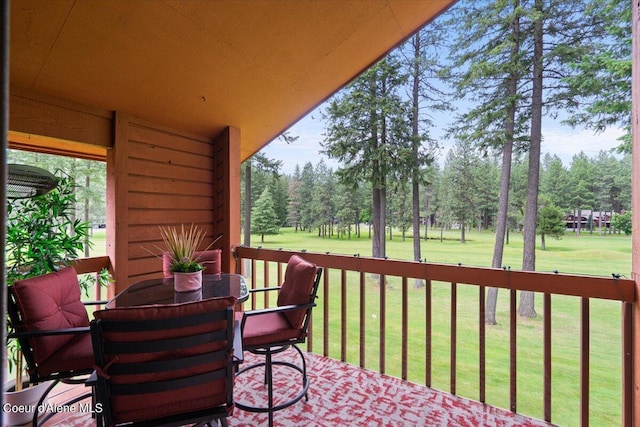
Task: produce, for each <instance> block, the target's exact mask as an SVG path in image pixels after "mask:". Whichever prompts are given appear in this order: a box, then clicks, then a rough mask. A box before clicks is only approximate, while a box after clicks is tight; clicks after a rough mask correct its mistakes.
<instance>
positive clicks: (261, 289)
mask: <svg viewBox="0 0 640 427" xmlns="http://www.w3.org/2000/svg"><path fill="white" fill-rule="evenodd" d="M279 290H280V286H278V287H275V288H255V289H249V293H250V294H253V293H257V292H267V291H279Z"/></svg>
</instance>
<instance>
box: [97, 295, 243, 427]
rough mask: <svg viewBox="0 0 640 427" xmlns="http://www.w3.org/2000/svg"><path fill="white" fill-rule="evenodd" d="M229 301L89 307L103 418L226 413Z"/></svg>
mask: <svg viewBox="0 0 640 427" xmlns="http://www.w3.org/2000/svg"><path fill="white" fill-rule="evenodd" d="M236 302H237V300H236V298H234V297H225V298H214V299H208V300H203V301H197V302H192V303H184V304H170V305H159V306H142V307H129V308H115V309H107V310H101V311H97V312H95V313H94V317H95V319H94V320H93V321H92V322H91V336H92V340H93V347H94V357H95V362H96V372H97V374H98V375H97V377H98V378H97V383H96V398H97V401H98V403H101V404H102V405H103V410H104V412H103V416H104V418H105V422H106V425H111V424H112V423H115V424H117V423H126V422H134V423H135V422H144V421H151V422H152V423H153V424H160V423H161V421H162V422H164V421H165V420H167V419H171V420H185V422H183V424H184V423H186V422H191V420H205V419H212V418H218V417H225V416H227V415H228V414H230V413H231V411H232V410H233V377H234V370H233V365H232V363H233V360H232V359H233V357H232V356H233V333H234V332H233V331H234V329H233V322H234V319H233V310H234V306H235V304H236ZM199 417H200V418H199ZM193 422H196V421H193Z"/></svg>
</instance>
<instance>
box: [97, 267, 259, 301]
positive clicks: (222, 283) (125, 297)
mask: <svg viewBox="0 0 640 427" xmlns="http://www.w3.org/2000/svg"><path fill="white" fill-rule="evenodd" d="M226 296H234V297H236V298H238V302H244V301H246V300H247V299H248V298H249V290H248V289H247V284H246V282H245V280H244V277H243V276H242V275H240V274H226V273H225V274H204V275H203V276H202V288H200V289H198V290H195V291H188V292H176V291H174V290H173V279H148V280H143V281H141V282H137V283H134V284H132V285H131V286H129V287H128V288H127V289H125V290H124V291H122V292H120V293H119V294H118V295H116V296H115V298H113V299H112V300H111V301H109V302H108V303H107V305H106V308H116V307H135V306H141V305H153V304H174V303H182V302H190V301H200V300H203V299H209V298H215V297H226Z"/></svg>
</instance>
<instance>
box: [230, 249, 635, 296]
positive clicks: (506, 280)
mask: <svg viewBox="0 0 640 427" xmlns="http://www.w3.org/2000/svg"><path fill="white" fill-rule="evenodd" d="M234 250H235V252H236V253H237V255H238V256H239V257H240V258H252V259H263V260H265V261H273V262H280V263H286V262H287V261H288V259H289V257H291V255H294V254H300V251H290V250H282V249H279V250H274V249H264V248H255V247H248V246H237V247H235V248H234ZM304 257H305V258H306V259H307V260H309V261H310V262H314V263H316V264H318V265H321V266H323V267H327V268H332V269H339V270H352V271H362V272H365V273H373V274H386V275H390V276H404V277H410V278H415V279H425V280H434V281H442V282H455V283H459V284H469V285H478V286H487V287H493V288H501V289H509V290H516V291H532V292H542V293H545V292H546V293H552V294H559V295H568V296H576V297H583V298H599V299H606V300H614V301H620V302H629V303H634V302H636V300H637V296H636V293H635V285H634V281H633V280H630V279H624V278H621V277H617V276H613V275H612V277H610V278H608V277H599V276H586V275H580V274H567V273H546V272H538V271H522V270H512V269H502V268H490V267H473V266H466V265H460V264H441V263H432V262H418V261H404V260H392V259H382V258H372V257H363V256H360V255H358V254H356V255H353V256H348V255H338V254H330V253H325V254H322V253H314V252H304ZM572 279H579V280H578V281H576V280H572ZM578 282H579V283H578Z"/></svg>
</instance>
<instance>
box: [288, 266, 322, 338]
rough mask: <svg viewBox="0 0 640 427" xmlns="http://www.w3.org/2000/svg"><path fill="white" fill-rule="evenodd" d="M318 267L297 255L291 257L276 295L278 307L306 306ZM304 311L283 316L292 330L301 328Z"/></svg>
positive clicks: (294, 311)
mask: <svg viewBox="0 0 640 427" xmlns="http://www.w3.org/2000/svg"><path fill="white" fill-rule="evenodd" d="M317 271H318V267H317V266H316V265H315V264H312V263H310V262H308V261H305V260H304V259H302V258H301V257H299V256H298V255H292V256H291V258H289V262H288V263H287V270H286V271H285V274H284V283H283V284H282V288H281V289H280V293H279V294H278V306H283V305H296V304H308V303H309V302H310V301H309V296H310V295H311V292H312V290H313V283H314V280H315V277H316V272H317ZM305 312H306V310H292V311H288V312H285V313H284V315H285V317H286V318H287V320H288V321H289V323H290V325H291V327H292V328H294V329H299V328H300V327H302V322H303V320H304V315H305Z"/></svg>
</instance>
